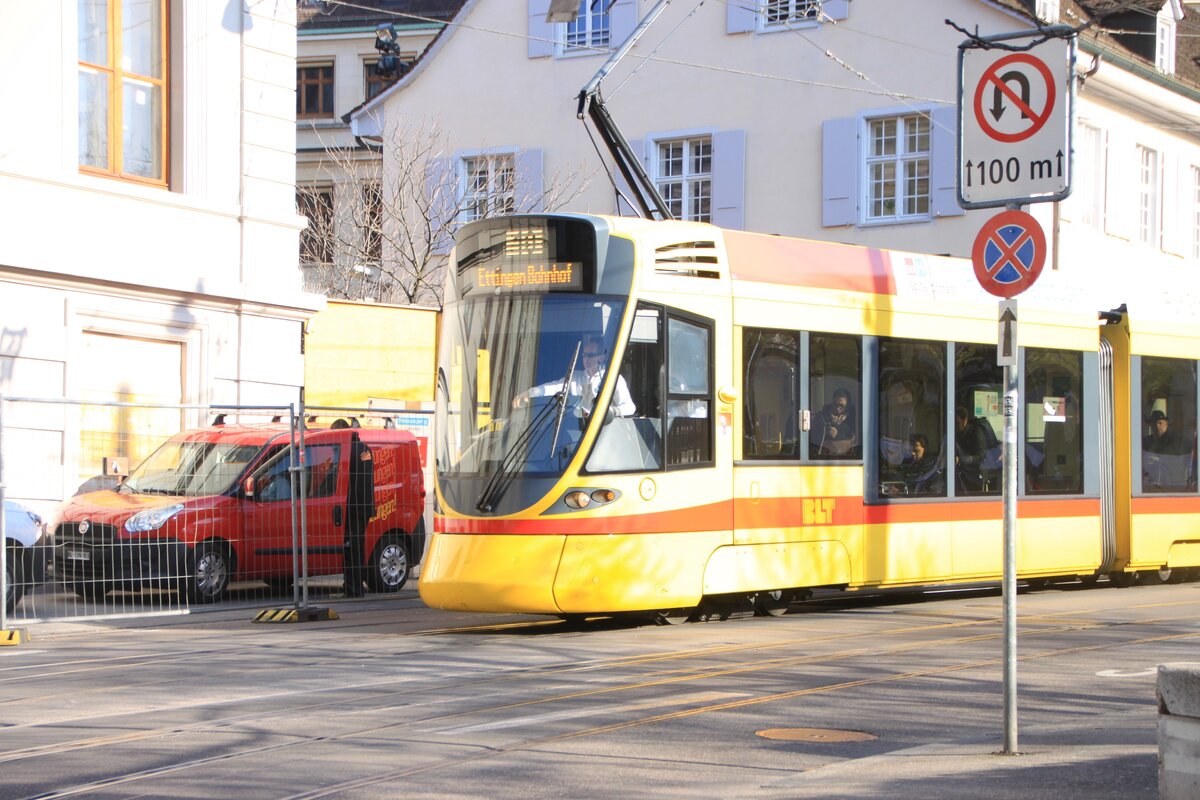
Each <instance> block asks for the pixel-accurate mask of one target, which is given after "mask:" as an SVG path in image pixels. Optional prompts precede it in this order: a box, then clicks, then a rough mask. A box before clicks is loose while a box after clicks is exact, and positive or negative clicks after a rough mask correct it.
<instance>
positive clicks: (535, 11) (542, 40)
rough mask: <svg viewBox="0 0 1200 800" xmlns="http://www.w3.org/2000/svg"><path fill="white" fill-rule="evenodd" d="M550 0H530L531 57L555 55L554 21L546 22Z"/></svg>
mask: <svg viewBox="0 0 1200 800" xmlns="http://www.w3.org/2000/svg"><path fill="white" fill-rule="evenodd" d="M549 11H550V0H529V57H530V58H547V57H549V56H552V55H554V23H551V22H546V14H547V13H548V12H549Z"/></svg>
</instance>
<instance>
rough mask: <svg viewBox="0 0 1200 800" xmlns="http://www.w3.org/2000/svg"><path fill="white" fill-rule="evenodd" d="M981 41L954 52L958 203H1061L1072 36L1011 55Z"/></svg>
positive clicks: (1067, 158)
mask: <svg viewBox="0 0 1200 800" xmlns="http://www.w3.org/2000/svg"><path fill="white" fill-rule="evenodd" d="M1031 34H1037V35H1041V34H1040V33H1039V32H1037V31H1034V32H1031ZM1016 36H1018V35H1017V34H1014V35H1012V37H995V38H996V39H1004V38H1013V37H1016ZM984 44H986V43H985V42H964V43H963V45H962V46H961V47H960V48H959V67H960V69H959V79H960V83H959V100H958V116H959V137H960V138H959V165H958V166H959V172H958V178H959V180H958V197H959V204H960V205H962V206H963V207H964V208H990V207H994V206H1003V205H1009V204H1014V203H1021V204H1024V203H1035V202H1041V201H1050V200H1061V199H1063V198H1064V197H1066V196H1067V194H1068V193H1069V192H1070V186H1071V111H1072V105H1073V99H1074V92H1073V90H1072V77H1071V75H1072V63H1073V60H1074V52H1075V48H1074V39H1073V38H1066V39H1058V38H1050V39H1048V40H1047V41H1044V42H1042V43H1040V44H1038V45H1037V46H1036V47H1033V48H1031V49H1029V50H1018V51H1014V50H1012V49H1011V48H1010V49H1001V48H993V47H985V46H983V45H984Z"/></svg>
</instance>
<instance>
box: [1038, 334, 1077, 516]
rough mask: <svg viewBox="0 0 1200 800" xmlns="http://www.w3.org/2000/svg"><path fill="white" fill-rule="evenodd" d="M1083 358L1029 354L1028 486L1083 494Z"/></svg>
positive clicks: (1045, 352) (1049, 491)
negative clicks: (1081, 399)
mask: <svg viewBox="0 0 1200 800" xmlns="http://www.w3.org/2000/svg"><path fill="white" fill-rule="evenodd" d="M1082 396H1083V356H1082V354H1080V353H1071V352H1064V351H1061V350H1034V349H1030V350H1027V351H1026V353H1025V404H1026V405H1025V490H1026V491H1027V492H1028V493H1029V494H1080V493H1081V492H1083V428H1082V413H1083V408H1082V406H1081V405H1080V398H1081V397H1082Z"/></svg>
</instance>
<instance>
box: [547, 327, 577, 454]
mask: <svg viewBox="0 0 1200 800" xmlns="http://www.w3.org/2000/svg"><path fill="white" fill-rule="evenodd" d="M582 346H583V340H582V339H581V340H580V341H578V342H576V343H575V355H573V356H571V366H570V367H568V368H567V374H566V375H565V376H564V377H563V384H562V388H561V389H559V390H558V418H557V419H556V420H554V441H552V442H551V443H550V455H554V451H555V450H556V449H557V448H558V432H559V430H560V429H561V428H562V421H563V414H565V413H566V411H567V390H568V389H570V388H571V376H572V375H574V374H575V364H576V363H577V362H578V361H579V348H580V347H582Z"/></svg>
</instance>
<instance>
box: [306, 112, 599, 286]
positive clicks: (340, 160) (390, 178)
mask: <svg viewBox="0 0 1200 800" xmlns="http://www.w3.org/2000/svg"><path fill="white" fill-rule="evenodd" d="M481 152H489V151H487V150H486V149H484V148H481ZM450 153H451V150H450V149H449V147H448V143H447V141H446V138H445V137H444V136H443V135H442V132H441V131H440V129H439V128H438V127H437V125H435V124H430V123H428V122H425V121H422V122H420V123H417V124H415V125H411V126H401V125H396V126H394V127H392V128H390V129H389V130H388V132H387V135H386V136H385V137H384V138H383V141H382V143H381V148H380V150H379V151H375V150H373V149H368V148H365V147H333V146H327V147H326V149H325V153H324V156H323V159H322V162H321V166H320V171H321V174H322V179H321V180H320V182H318V183H314V184H311V185H305V186H299V187H297V206H298V210H299V212H300V213H301V214H304V215H306V216H308V218H309V227H308V229H307V230H305V231H304V233H303V234H302V240H301V241H302V246H301V261H302V263H303V266H304V269H305V274H306V286H307V287H308V288H309V290H310V291H316V292H320V293H322V294H325V295H327V296H329V297H335V298H340V299H349V300H371V301H374V302H381V303H396V304H405V305H435V306H440V305H441V302H442V283H443V279H444V264H445V259H446V256H447V255H448V253H449V250H450V247H451V246H452V244H453V241H454V233H455V232H456V231H457V229H458V227H459V226H460V225H461V224H462V223H463V222H464V221H466V220H469V219H479V218H484V217H490V216H495V215H498V214H504V213H519V212H528V211H534V210H545V211H553V210H556V209H559V208H562V207H564V206H566V205H568V204H570V203H571V202H572V201H574V200H575V199H576V198H577V197H579V196H580V194H582V192H583V191H584V190H585V189H586V188H587V186H588V185H589V184H590V182H591V179H592V177H593V174H594V172H593V173H592V174H588V173H586V172H585V168H584V166H583V165H579V166H577V167H573V168H571V169H569V170H567V171H565V172H562V171H556V172H555V173H554V174H552V175H548V176H543V184H542V189H541V191H540V192H536V193H526V194H522V193H521V189H520V185H519V183H518V180H517V178H518V176H517V174H516V166H515V159H516V156H517V154H515V153H513V152H512V151H506V152H502V153H498V154H489V155H485V156H481V157H479V158H476V159H464V160H463V163H460V164H455V163H454V162H453V161H452V159H451V156H450Z"/></svg>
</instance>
